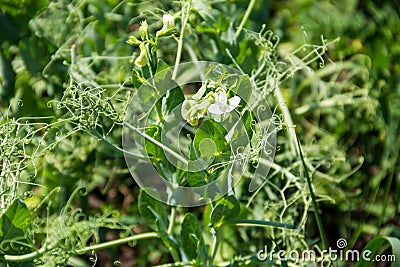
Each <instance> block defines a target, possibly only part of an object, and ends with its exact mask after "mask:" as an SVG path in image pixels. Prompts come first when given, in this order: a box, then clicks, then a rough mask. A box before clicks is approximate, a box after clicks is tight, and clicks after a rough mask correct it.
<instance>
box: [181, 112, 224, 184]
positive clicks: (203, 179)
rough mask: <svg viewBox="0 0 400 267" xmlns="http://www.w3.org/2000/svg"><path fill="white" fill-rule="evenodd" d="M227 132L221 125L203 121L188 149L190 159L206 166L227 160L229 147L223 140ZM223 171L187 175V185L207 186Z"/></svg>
mask: <svg viewBox="0 0 400 267" xmlns="http://www.w3.org/2000/svg"><path fill="white" fill-rule="evenodd" d="M226 134H227V131H226V130H225V129H224V127H223V126H222V125H220V124H219V123H217V122H214V121H212V120H207V119H206V120H204V121H203V122H202V123H201V124H200V126H199V128H197V130H196V133H195V137H194V139H193V143H192V146H191V149H190V159H191V160H198V159H200V158H201V159H203V160H204V162H207V163H208V164H207V166H211V165H212V164H215V163H220V162H225V161H227V160H229V157H230V155H231V151H230V146H229V144H228V143H227V142H226V140H225V135H226ZM222 171H223V168H217V169H205V170H202V171H197V172H189V173H188V183H189V185H190V186H192V187H197V186H202V185H205V184H208V183H210V182H212V181H214V180H215V179H217V177H218V175H219V174H220V173H221V172H222Z"/></svg>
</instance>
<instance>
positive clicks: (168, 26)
mask: <svg viewBox="0 0 400 267" xmlns="http://www.w3.org/2000/svg"><path fill="white" fill-rule="evenodd" d="M162 22H163V26H162V28H161V29H160V30H159V31H157V33H156V36H158V37H159V36H168V35H171V34H173V33H174V32H175V19H174V16H172V15H170V14H164V15H163V18H162Z"/></svg>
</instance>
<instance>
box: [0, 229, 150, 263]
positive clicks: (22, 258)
mask: <svg viewBox="0 0 400 267" xmlns="http://www.w3.org/2000/svg"><path fill="white" fill-rule="evenodd" d="M157 237H158V234H157V233H155V232H150V233H144V234H138V235H134V236H130V237H126V238H121V239H117V240H113V241H108V242H104V243H100V244H97V245H93V246H89V247H85V248H82V249H78V250H75V251H73V254H75V255H81V254H85V253H87V252H91V251H93V250H100V249H105V248H109V247H113V246H117V245H122V244H126V243H129V242H132V241H136V240H141V239H148V238H157ZM52 249H53V247H41V248H40V249H39V250H37V251H35V252H32V253H28V254H24V255H2V256H1V259H4V260H5V261H6V262H25V261H30V260H34V259H36V258H39V257H40V256H41V255H43V254H44V253H46V252H47V251H50V250H52Z"/></svg>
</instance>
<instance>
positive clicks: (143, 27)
mask: <svg viewBox="0 0 400 267" xmlns="http://www.w3.org/2000/svg"><path fill="white" fill-rule="evenodd" d="M148 29H149V25H148V24H147V21H146V20H143V21H142V22H141V23H140V27H139V33H140V36H141V37H142V40H145V39H147V35H148Z"/></svg>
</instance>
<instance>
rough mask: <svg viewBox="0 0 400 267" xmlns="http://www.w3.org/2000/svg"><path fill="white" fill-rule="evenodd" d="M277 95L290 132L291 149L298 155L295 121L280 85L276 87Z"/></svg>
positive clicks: (293, 153)
mask: <svg viewBox="0 0 400 267" xmlns="http://www.w3.org/2000/svg"><path fill="white" fill-rule="evenodd" d="M275 96H276V98H277V100H278V105H279V108H280V109H281V111H282V113H283V118H284V121H285V123H286V125H287V127H288V133H289V146H290V150H291V152H292V155H293V156H295V155H296V146H295V144H296V131H295V127H296V126H295V125H294V123H293V120H292V116H291V115H290V111H289V108H288V107H287V105H286V101H285V98H284V97H283V95H282V92H281V90H280V88H279V86H277V87H276V88H275Z"/></svg>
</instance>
